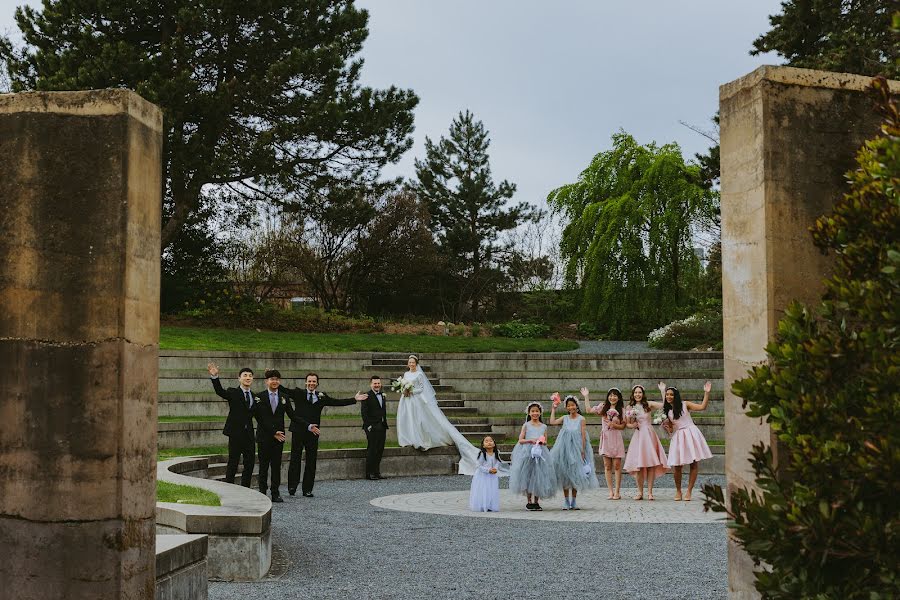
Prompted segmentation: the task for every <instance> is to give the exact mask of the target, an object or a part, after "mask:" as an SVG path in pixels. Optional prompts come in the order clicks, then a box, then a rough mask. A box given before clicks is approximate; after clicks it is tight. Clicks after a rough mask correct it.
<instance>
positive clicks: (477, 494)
mask: <svg viewBox="0 0 900 600" xmlns="http://www.w3.org/2000/svg"><path fill="white" fill-rule="evenodd" d="M476 463H477V464H478V467H477V468H476V469H475V475H473V476H472V488H471V490H470V491H469V510H471V511H474V512H498V511H499V510H500V478H499V477H500V467H501V464H502V463H501V461H500V457H499V456H497V445H496V444H495V443H494V438H492V437H491V436H487V437H485V438H484V441H483V442H481V450H480V451H479V452H478V457H477V458H476Z"/></svg>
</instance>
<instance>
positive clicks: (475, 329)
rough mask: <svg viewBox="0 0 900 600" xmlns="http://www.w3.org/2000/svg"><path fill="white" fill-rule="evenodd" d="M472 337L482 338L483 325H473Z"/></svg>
mask: <svg viewBox="0 0 900 600" xmlns="http://www.w3.org/2000/svg"><path fill="white" fill-rule="evenodd" d="M470 331H471V334H472V337H479V336H481V323H472V328H471V329H470Z"/></svg>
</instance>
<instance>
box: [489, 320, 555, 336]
mask: <svg viewBox="0 0 900 600" xmlns="http://www.w3.org/2000/svg"><path fill="white" fill-rule="evenodd" d="M491 331H492V332H493V334H494V335H495V336H497V337H508V338H541V337H547V334H548V333H550V327H549V326H548V325H543V324H541V323H523V322H521V321H519V320H518V319H516V320H512V321H507V322H506V323H500V324H499V325H494V327H493V329H492V330H491Z"/></svg>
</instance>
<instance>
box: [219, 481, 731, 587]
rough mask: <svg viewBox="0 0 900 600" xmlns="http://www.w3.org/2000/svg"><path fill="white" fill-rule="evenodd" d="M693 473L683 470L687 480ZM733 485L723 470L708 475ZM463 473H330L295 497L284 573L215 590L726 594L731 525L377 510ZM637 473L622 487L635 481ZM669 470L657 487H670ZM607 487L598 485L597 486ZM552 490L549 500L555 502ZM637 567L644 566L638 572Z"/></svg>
mask: <svg viewBox="0 0 900 600" xmlns="http://www.w3.org/2000/svg"><path fill="white" fill-rule="evenodd" d="M686 480H687V477H686V476H685V482H686ZM705 481H706V482H715V483H719V484H720V485H721V484H724V477H721V476H707V477H704V476H702V475H701V476H700V479H699V481H698V487H697V488H695V492H694V496H695V498H694V501H695V502H698V501H702V498H703V496H702V494H701V493H699V486H700V485H702V484H703V483H704V482H705ZM468 482H469V479H468V478H465V477H410V478H395V479H388V480H385V481H381V482H371V481H366V480H350V481H325V482H320V483H319V484H318V485H317V486H316V489H315V493H316V497H315V498H303V497H300V496H295V497H291V496H287V495H285V503H284V504H280V505H275V506H274V509H273V511H272V513H273V514H272V529H273V543H274V545H275V546H276V547H277V549H278V550H279V552H280V554H282V555H284V556H286V557H287V559H288V563H289V564H288V565H287V568H286V569H285V570H284V573H283V574H282V575H281V576H280V577H278V578H271V579H267V580H265V581H262V582H256V583H221V582H220V583H214V582H211V583H210V586H209V598H210V600H228V599H240V600H250V599H251V598H252V600H261V599H266V598H285V599H286V598H300V597H303V598H317V599H319V598H321V599H328V598H339V599H341V600H353V599H357V598H404V599H406V598H409V599H427V598H454V599H456V598H473V599H474V598H478V599H482V600H486V599H490V598H517V599H518V598H541V599H546V600H549V599H551V598H552V599H555V598H566V599H576V598H597V597H606V598H632V597H640V598H644V599H651V598H666V599H671V598H691V599H711V598H717V599H718V598H725V597H726V595H727V557H726V550H725V525H724V524H720V523H716V524H712V525H710V524H703V525H696V524H669V525H658V524H636V525H635V524H632V525H624V524H623V525H612V524H610V523H578V524H574V523H569V524H566V525H563V524H561V523H553V522H540V521H527V520H506V519H466V518H464V517H451V516H439V515H429V514H418V513H404V512H397V511H391V510H383V509H378V508H375V507H374V506H372V505H371V504H369V500H371V499H372V498H375V497H378V496H385V495H389V494H405V493H417V492H429V491H444V490H459V489H464V488H468ZM632 485H633V482H632V481H631V479H630V478H627V477H626V478H625V479H624V480H623V487H631V486H632ZM672 485H673V481H672V478H671V477H670V476H666V477H664V478H662V479H661V480H660V481H659V482H658V483H657V486H658V487H671V486H672ZM594 493H599V492H594ZM557 501H559V500H558V499H556V498H554V499H553V500H548V501H547V503H548V504H549V503H550V502H557ZM635 572H639V573H640V575H639V576H635V575H634V573H635Z"/></svg>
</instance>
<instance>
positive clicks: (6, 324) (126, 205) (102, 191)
mask: <svg viewBox="0 0 900 600" xmlns="http://www.w3.org/2000/svg"><path fill="white" fill-rule="evenodd" d="M161 132H162V118H161V113H160V111H159V109H157V108H156V107H155V106H153V105H152V104H150V103H148V102H146V101H144V100H143V99H141V98H140V97H139V96H137V95H136V94H134V93H132V92H129V91H125V90H103V91H89V92H53V93H27V94H7V95H0V157H2V163H0V232H2V233H0V365H2V369H3V376H2V377H0V548H2V549H3V550H2V552H0V555H2V558H0V596H2V597H3V598H16V600H31V599H38V598H41V599H54V598H67V599H81V598H85V599H87V598H91V599H94V598H106V599H109V598H135V599H147V600H149V599H151V598H153V590H154V579H155V577H154V564H155V551H154V544H155V535H154V533H155V532H154V511H155V498H156V496H155V485H156V475H155V473H156V471H155V450H156V390H157V373H158V364H157V356H158V343H159V257H160V248H159V244H160V189H161V188H160V177H161V171H160V156H161V155H160V152H161V148H162V137H161Z"/></svg>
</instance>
